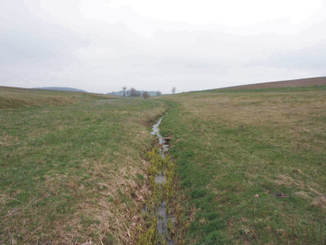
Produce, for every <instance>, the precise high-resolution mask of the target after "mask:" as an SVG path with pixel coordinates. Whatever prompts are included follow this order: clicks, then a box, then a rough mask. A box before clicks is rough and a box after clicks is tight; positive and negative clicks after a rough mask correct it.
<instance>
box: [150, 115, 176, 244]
mask: <svg viewBox="0 0 326 245" xmlns="http://www.w3.org/2000/svg"><path fill="white" fill-rule="evenodd" d="M162 120H163V117H161V118H160V119H159V120H158V121H157V123H156V124H154V126H153V129H152V132H151V134H152V135H156V136H157V137H158V141H159V145H160V154H161V156H162V157H163V158H165V153H167V152H168V151H169V141H170V140H167V139H164V137H163V136H162V135H160V129H159V126H160V124H161V122H162ZM155 183H158V184H159V185H160V189H161V190H162V192H163V187H162V184H164V183H166V177H165V171H164V172H161V173H160V174H157V175H156V176H155ZM155 213H156V215H157V218H158V223H157V232H158V237H159V239H162V237H163V239H164V241H163V244H169V245H174V244H175V241H174V240H173V239H171V238H170V237H171V236H170V234H169V230H168V220H171V221H172V224H173V225H174V217H171V216H170V215H169V214H168V212H167V206H166V202H165V200H163V202H161V203H160V205H159V206H158V207H157V208H156V210H155ZM171 221H170V222H171ZM161 243H162V240H159V242H158V244H161Z"/></svg>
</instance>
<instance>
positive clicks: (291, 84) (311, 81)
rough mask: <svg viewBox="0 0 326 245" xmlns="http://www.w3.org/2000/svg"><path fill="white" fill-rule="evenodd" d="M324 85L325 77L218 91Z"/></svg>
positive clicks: (243, 86)
mask: <svg viewBox="0 0 326 245" xmlns="http://www.w3.org/2000/svg"><path fill="white" fill-rule="evenodd" d="M316 85H326V77H315V78H305V79H296V80H287V81H279V82H267V83H256V84H249V85H241V86H234V87H227V88H220V89H227V90H240V89H264V88H284V87H303V86H316Z"/></svg>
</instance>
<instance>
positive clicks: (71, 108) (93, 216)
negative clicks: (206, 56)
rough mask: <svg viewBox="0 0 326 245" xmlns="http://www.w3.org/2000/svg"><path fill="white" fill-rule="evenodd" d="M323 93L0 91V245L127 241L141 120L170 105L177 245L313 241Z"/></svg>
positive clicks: (167, 120) (137, 210)
mask: <svg viewBox="0 0 326 245" xmlns="http://www.w3.org/2000/svg"><path fill="white" fill-rule="evenodd" d="M325 95H326V94H325V86H319V87H318V86H315V87H305V88H281V89H268V90H252V91H251V90H249V91H248V90H241V91H234V90H232V91H226V90H215V91H203V92H192V93H183V94H177V95H171V96H162V97H157V98H156V99H150V100H143V99H139V98H138V99H128V98H117V97H114V96H105V95H96V94H89V93H71V92H58V91H38V90H23V89H15V88H0V130H1V131H0V243H1V244H47V243H51V244H72V243H79V244H82V243H85V242H87V241H88V242H89V241H92V242H93V243H95V244H101V243H103V244H130V243H134V244H135V243H136V241H137V240H138V239H137V238H138V236H139V235H140V230H141V229H138V228H137V227H139V224H140V223H141V224H144V223H142V222H144V220H143V219H142V216H141V207H142V205H143V204H144V203H143V201H142V200H145V199H146V196H147V197H148V196H150V194H149V187H148V186H146V183H147V182H149V176H148V173H147V172H146V169H147V168H148V165H147V164H146V163H145V161H144V159H146V151H147V150H148V149H150V148H151V147H152V146H151V144H152V140H153V137H152V136H151V135H150V126H151V122H153V121H154V120H155V119H157V118H158V116H159V115H162V114H163V113H164V112H165V111H166V110H167V109H168V108H169V107H170V106H172V110H170V112H169V114H168V115H166V116H165V117H164V119H163V122H162V125H161V133H162V134H163V135H165V136H169V135H171V136H173V140H172V141H171V148H170V149H171V150H170V153H171V156H172V158H173V159H174V161H175V162H176V173H177V175H178V177H179V180H180V186H181V189H180V191H179V192H178V193H175V196H174V198H170V200H172V199H173V200H174V201H175V200H178V201H181V202H182V204H183V206H184V208H182V207H181V206H179V205H178V210H179V211H180V212H178V215H177V216H178V217H177V220H181V221H182V223H184V224H186V225H185V226H184V227H189V228H188V231H187V234H186V239H187V241H186V244H231V243H235V244H289V243H292V244H318V243H320V244H321V243H323V242H324V241H325V237H326V227H325V225H326V224H325V206H326V198H325V192H326V185H325V183H326V177H325V176H326V168H325V167H326V166H325V163H326V146H325V145H326V144H325V143H326V133H325V128H326V107H325V104H326V96H325ZM171 183H172V182H171ZM173 184H175V186H179V184H178V183H177V182H175V181H173ZM255 195H259V197H255ZM182 210H183V215H181V211H182ZM189 224H190V225H189ZM188 225H189V226H188ZM152 227H154V228H155V224H153V226H152ZM184 232H185V229H183V228H182V235H183V233H184Z"/></svg>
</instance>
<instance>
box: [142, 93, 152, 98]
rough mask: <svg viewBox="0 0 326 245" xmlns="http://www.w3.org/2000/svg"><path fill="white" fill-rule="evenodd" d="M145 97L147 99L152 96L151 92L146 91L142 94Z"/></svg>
mask: <svg viewBox="0 0 326 245" xmlns="http://www.w3.org/2000/svg"><path fill="white" fill-rule="evenodd" d="M142 96H143V98H144V99H145V100H146V99H149V98H150V97H151V96H150V95H149V93H147V92H146V91H145V92H144V93H143V94H142Z"/></svg>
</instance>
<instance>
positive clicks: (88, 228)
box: [0, 89, 167, 244]
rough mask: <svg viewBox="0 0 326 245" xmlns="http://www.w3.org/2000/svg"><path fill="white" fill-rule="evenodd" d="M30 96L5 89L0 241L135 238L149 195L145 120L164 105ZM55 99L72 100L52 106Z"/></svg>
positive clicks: (0, 127) (0, 101)
mask: <svg viewBox="0 0 326 245" xmlns="http://www.w3.org/2000/svg"><path fill="white" fill-rule="evenodd" d="M22 93H23V94H22ZM25 93H26V91H25V90H23V91H19V90H18V91H17V90H14V91H13V90H12V89H1V93H0V105H2V107H0V108H2V109H0V132H1V133H0V220H1V221H0V243H1V244H14V243H18V244H23V243H24V244H26V243H28V244H37V243H39V244H45V243H51V244H63V243H65V244H72V243H75V242H78V243H85V242H87V241H90V239H91V240H92V241H93V242H94V243H96V244H100V243H101V241H102V242H105V241H106V242H107V244H125V243H127V242H131V241H132V239H137V237H133V231H134V228H136V227H133V226H132V223H133V218H137V217H141V213H140V212H139V209H140V208H141V205H142V202H141V201H139V200H138V199H139V197H141V196H142V195H145V194H146V193H144V192H143V191H142V188H143V185H144V181H143V179H144V173H145V170H146V168H145V167H144V165H143V159H144V158H145V154H146V150H147V149H148V148H149V147H150V145H151V140H152V139H151V136H150V132H149V129H148V125H149V122H150V121H152V120H154V119H155V118H157V116H159V115H160V114H162V113H163V112H164V111H165V110H166V109H167V105H166V104H165V103H162V102H159V101H151V100H143V99H115V98H113V97H112V96H111V97H110V96H99V95H93V94H83V93H69V92H56V91H50V92H46V91H30V92H29V95H26V96H25ZM31 94H32V96H31ZM53 97H55V98H58V101H60V100H63V101H67V99H69V101H70V100H71V103H58V104H56V103H54V104H53V103H52V102H51V98H53ZM8 98H10V100H9V99H8ZM4 101H5V102H4ZM8 101H9V102H10V103H9V102H8ZM22 101H23V102H22ZM40 101H41V102H42V103H40ZM49 101H50V102H49ZM48 102H49V103H48ZM128 232H129V233H131V236H130V237H129V236H126V235H125V234H127V233H128ZM110 241H111V243H110Z"/></svg>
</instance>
